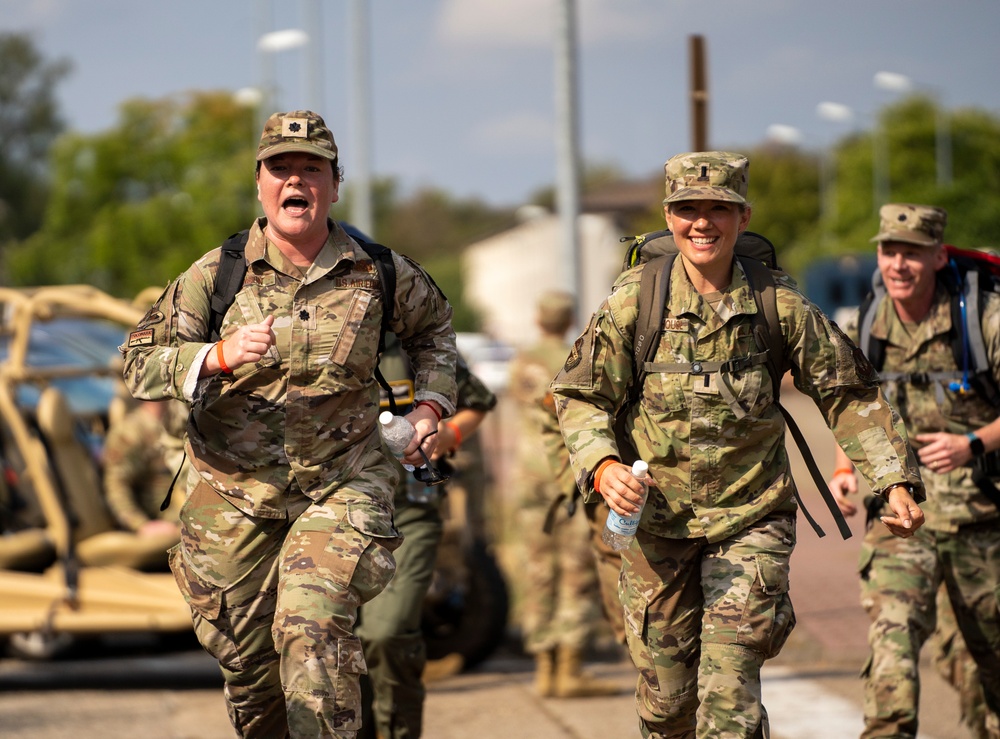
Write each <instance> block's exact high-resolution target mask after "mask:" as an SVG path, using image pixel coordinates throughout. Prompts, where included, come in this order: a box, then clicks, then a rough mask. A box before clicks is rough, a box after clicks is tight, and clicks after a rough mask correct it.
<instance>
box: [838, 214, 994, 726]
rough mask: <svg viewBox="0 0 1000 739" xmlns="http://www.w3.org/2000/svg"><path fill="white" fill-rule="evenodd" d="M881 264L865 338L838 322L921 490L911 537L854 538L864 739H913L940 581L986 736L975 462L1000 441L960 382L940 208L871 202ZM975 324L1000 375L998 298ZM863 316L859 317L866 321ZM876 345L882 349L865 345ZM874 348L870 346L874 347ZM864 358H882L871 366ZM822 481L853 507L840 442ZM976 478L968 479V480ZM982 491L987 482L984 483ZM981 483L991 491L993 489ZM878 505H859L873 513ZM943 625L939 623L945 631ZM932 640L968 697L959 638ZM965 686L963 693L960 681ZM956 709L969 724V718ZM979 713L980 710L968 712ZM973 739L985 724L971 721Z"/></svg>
mask: <svg viewBox="0 0 1000 739" xmlns="http://www.w3.org/2000/svg"><path fill="white" fill-rule="evenodd" d="M880 218H881V223H880V229H879V232H878V234H877V235H876V236H875V237H874V238H873V239H872V241H875V242H877V244H878V269H879V271H880V273H881V278H882V282H883V283H884V287H885V299H882V300H881V301H880V302H879V303H877V304H876V305H874V307H873V308H872V311H873V312H872V313H871V314H870V315H869V314H868V313H867V312H866V316H868V318H870V326H871V328H870V335H871V337H872V342H871V343H870V342H869V341H868V340H867V339H866V338H865V337H861V336H860V333H861V332H860V331H859V329H858V327H857V326H850V325H849V326H848V331H849V332H853V333H854V335H855V338H856V339H859V346H860V347H861V349H862V350H863V351H864V352H866V353H867V354H869V355H870V358H872V360H873V362H874V364H875V365H876V369H878V370H879V372H880V376H881V382H882V383H883V387H884V388H885V393H886V396H887V398H888V399H889V401H890V402H891V403H892V404H893V406H894V407H895V408H896V409H897V411H898V412H899V414H900V415H901V416H902V418H903V422H904V424H905V426H906V431H907V433H908V435H909V438H910V440H911V442H912V443H913V445H914V448H915V449H917V456H918V457H919V460H920V465H921V476H922V477H923V480H924V483H925V485H926V488H927V500H926V502H924V503H923V505H922V509H923V511H924V515H925V516H926V523H925V525H924V526H923V527H922V528H921V529H918V530H917V531H916V533H915V535H914V536H913V537H911V538H908V539H901V538H897V537H894V536H892V535H891V534H890V533H889V532H887V531H885V530H884V529H883V528H882V527H880V526H873V527H871V528H869V529H868V531H867V533H866V534H865V539H864V543H863V546H862V550H861V560H860V572H861V590H862V603H863V604H864V606H865V608H866V610H867V611H868V614H869V615H870V616H871V619H872V625H871V628H870V630H869V637H868V642H869V646H870V650H871V652H870V657H869V662H868V664H867V665H866V667H865V669H864V673H863V674H864V679H865V729H864V732H863V733H862V736H863V737H866V738H867V737H914V736H916V735H917V725H918V718H917V709H918V706H919V696H920V682H919V679H920V676H919V669H918V666H919V659H920V648H921V646H923V644H924V642H925V641H926V640H927V639H928V638H929V637H930V636H931V633H932V632H933V630H934V622H935V610H936V609H935V599H937V598H938V594H939V590H940V586H941V584H942V582H943V583H944V584H945V586H946V588H947V592H948V596H949V599H950V602H951V605H952V606H953V608H954V614H955V617H956V619H957V623H958V626H959V629H960V630H961V633H962V635H963V636H964V637H965V644H966V646H967V647H968V650H969V652H971V654H972V655H973V657H974V658H975V660H976V662H977V663H978V665H979V670H980V674H981V683H982V687H983V690H984V691H985V699H986V703H987V706H988V707H989V709H990V710H991V711H992V712H993V715H991V716H989V717H988V719H989V724H990V727H991V728H990V730H989V733H988V734H986V735H987V736H991V737H996V736H998V733H997V724H996V715H995V714H996V711H997V709H998V708H1000V612H998V600H997V598H998V595H1000V558H998V557H997V556H996V555H997V552H998V551H1000V525H998V524H1000V511H998V510H997V504H996V502H994V500H991V496H998V497H997V499H998V500H1000V495H998V494H997V492H996V487H995V480H993V481H991V480H989V479H982V478H980V477H979V476H978V475H977V473H976V472H975V471H974V469H973V465H974V464H975V463H977V460H979V461H982V460H983V459H985V458H986V456H987V454H988V453H990V452H993V451H994V450H996V449H998V448H1000V419H998V418H997V408H996V407H994V406H993V405H992V404H991V403H990V402H988V401H987V399H986V398H984V397H980V395H979V393H978V392H975V391H973V389H972V388H971V387H970V388H968V389H965V388H959V387H957V386H956V383H958V382H959V381H962V380H963V372H962V368H961V367H959V366H958V365H957V363H956V361H955V358H954V355H953V352H952V341H953V340H954V339H955V338H956V336H958V334H957V333H956V332H961V331H962V327H961V326H957V325H955V323H956V322H955V321H954V319H953V315H954V314H953V311H952V297H951V294H950V292H949V288H948V287H947V285H946V283H945V280H946V279H950V277H951V270H950V269H949V268H948V267H947V265H948V255H947V253H946V251H945V249H944V246H943V239H944V228H945V223H946V221H947V213H946V212H945V211H944V210H943V209H941V208H936V207H933V206H929V205H910V204H889V205H885V206H883V207H882V208H881V210H880ZM979 297H980V299H981V308H982V313H981V326H982V333H983V339H984V343H985V348H986V354H987V357H988V363H989V366H990V371H991V374H992V381H993V382H994V383H1000V296H998V295H995V294H990V293H982V294H981V295H980V296H979ZM868 318H866V320H865V321H864V323H865V325H869V320H868ZM875 341H878V342H880V344H875V343H874V342H875ZM876 347H879V348H878V349H876ZM875 354H881V355H882V356H883V359H882V360H879V359H876V358H875V356H874V355H875ZM836 453H837V463H836V467H835V472H834V475H833V478H832V480H831V481H830V489H831V490H832V491H833V493H834V495H835V496H837V497H838V500H839V504H840V507H841V510H843V511H844V513H845V514H848V515H851V514H853V513H855V512H856V510H857V507H856V506H855V504H854V503H853V502H852V501H850V500H848V499H847V497H846V496H847V495H849V494H853V493H856V492H857V490H858V484H857V480H856V479H855V475H854V468H853V465H852V464H851V463H850V461H849V460H847V458H846V456H845V455H844V454H843V452H842V451H841V450H840V449H837V450H836ZM977 480H978V481H977ZM984 484H985V485H986V486H988V487H984V486H983V485H984ZM990 488H992V494H991V493H990ZM880 504H881V501H880V500H878V499H875V500H873V501H872V505H870V506H869V516H870V517H875V516H878V515H879V513H880V510H879V509H880ZM946 631H947V629H946ZM956 639H957V634H956V635H955V636H954V637H952V638H951V639H949V638H948V636H947V633H946V634H945V637H944V639H943V641H942V644H943V645H944V646H948V645H949V644H950V645H951V647H952V648H953V649H955V653H954V654H952V655H950V656H949V655H947V654H946V655H945V656H944V657H943V659H944V662H945V663H949V662H950V663H951V669H950V670H949V672H950V673H951V676H952V677H955V678H958V677H959V676H964V677H962V679H960V680H957V681H956V682H957V683H958V686H959V687H960V689H963V690H964V691H965V692H966V695H965V696H963V700H962V702H963V706H965V705H967V704H969V703H971V702H974V700H975V696H973V697H972V698H970V697H969V691H972V693H975V689H974V687H973V686H971V685H970V684H969V681H968V675H969V671H968V669H966V668H965V667H963V666H961V664H960V660H961V653H962V651H963V648H962V645H961V641H960V640H959V641H956ZM963 684H964V686H965V687H964V688H961V686H962V685H963ZM965 713H966V718H967V719H973V718H974V715H970V714H969V713H968V712H965ZM979 714H980V715H982V712H979ZM977 731H978V732H980V735H983V734H982V733H981V732H984V731H986V729H985V728H983V727H980V728H979V729H977Z"/></svg>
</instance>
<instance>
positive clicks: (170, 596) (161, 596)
mask: <svg viewBox="0 0 1000 739" xmlns="http://www.w3.org/2000/svg"><path fill="white" fill-rule="evenodd" d="M142 301H143V299H142V298H139V299H137V301H136V303H134V304H133V303H128V302H126V301H122V300H118V299H115V298H113V297H111V296H109V295H107V294H105V293H103V292H101V291H100V290H97V289H95V288H92V287H88V286H82V285H74V286H59V287H42V288H33V289H22V290H15V289H9V288H0V472H2V474H0V641H7V642H8V644H9V646H10V647H11V648H12V650H13V651H15V652H17V653H20V654H21V655H24V656H33V657H49V656H52V655H53V654H54V653H55V652H56V651H58V650H59V649H60V648H61V647H64V646H65V645H67V644H68V643H69V642H71V641H73V640H74V639H76V638H79V637H86V636H90V637H96V636H100V635H105V634H112V633H113V634H122V633H124V632H136V633H148V632H154V633H157V632H158V633H163V632H184V631H190V630H191V621H190V615H189V611H188V608H187V605H186V604H185V602H184V600H183V598H182V597H181V595H180V591H179V590H178V588H177V586H176V585H175V584H174V581H173V576H172V575H171V574H170V573H169V571H168V569H167V566H166V550H167V548H168V547H169V546H171V545H172V544H173V543H174V542H173V541H171V540H170V539H169V537H168V538H163V537H139V536H137V535H136V534H133V533H131V532H127V531H122V530H120V529H118V528H117V527H116V526H115V523H114V521H113V519H112V517H111V515H110V513H109V511H108V509H107V506H106V505H105V502H104V496H103V492H102V486H101V482H100V479H101V478H100V466H101V460H100V449H101V445H102V441H103V438H104V433H105V431H106V430H107V427H108V424H109V422H110V421H111V419H112V418H114V417H115V415H116V414H122V413H124V412H125V409H126V406H127V401H126V399H125V395H126V394H125V393H124V392H123V391H124V386H123V383H122V381H121V379H120V378H121V362H120V358H119V357H118V352H117V350H116V347H117V345H118V344H120V343H121V341H122V340H123V338H124V335H125V332H126V330H127V328H128V327H131V326H134V325H135V323H136V322H137V321H138V320H139V318H141V316H142V314H143V312H144V308H142V307H140V305H141V304H142Z"/></svg>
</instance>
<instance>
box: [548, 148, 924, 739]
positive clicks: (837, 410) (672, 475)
mask: <svg viewBox="0 0 1000 739" xmlns="http://www.w3.org/2000/svg"><path fill="white" fill-rule="evenodd" d="M747 169H748V162H747V159H746V158H745V157H743V156H741V155H738V154H731V153H727V152H699V153H693V154H687V155H680V156H677V157H674V158H672V159H670V160H669V161H667V163H666V166H665V173H666V186H667V187H666V191H667V197H666V199H665V201H664V210H665V216H666V221H667V226H668V227H669V229H670V230H671V231H672V233H673V238H674V242H675V244H676V245H677V249H678V252H679V253H678V256H677V258H676V259H675V260H674V262H673V267H672V271H671V273H670V275H669V280H670V283H669V285H670V294H669V298H668V300H667V304H666V306H665V313H664V321H663V324H662V326H663V333H662V337H661V339H660V341H659V344H658V348H657V351H656V355H655V358H654V360H653V362H652V363H650V364H649V365H647V369H648V374H647V375H646V378H645V382H644V385H643V387H642V388H641V392H640V394H639V400H638V401H637V402H636V403H635V404H634V405H632V406H631V407H629V408H627V409H625V410H624V413H625V414H626V415H625V419H624V422H625V429H626V433H627V436H628V439H629V441H630V443H631V444H632V446H633V447H634V448H635V450H636V451H637V453H638V456H639V457H640V458H641V459H643V460H645V461H647V462H648V463H649V478H650V479H649V482H650V483H651V487H650V489H649V500H648V501H646V504H645V507H644V509H643V512H642V518H641V521H640V524H639V530H638V533H637V535H636V538H635V539H634V540H633V541H632V543H631V545H630V546H629V548H627V549H625V550H624V551H623V552H622V580H621V589H620V596H621V598H622V603H623V605H624V608H625V622H626V630H627V634H628V646H629V650H630V653H631V656H632V659H633V661H634V662H635V664H636V666H637V667H638V669H639V673H640V674H639V679H638V685H637V689H636V702H637V707H638V714H639V719H640V726H641V731H642V735H643V736H645V737H695V736H697V737H720V736H725V737H766V736H768V731H769V729H768V724H767V714H766V712H765V711H764V708H763V706H762V705H761V700H760V669H761V665H762V664H763V662H764V660H766V659H769V658H771V657H774V656H775V655H777V654H778V652H779V651H780V649H781V647H782V645H783V644H784V642H785V639H786V638H787V636H788V634H789V632H790V631H791V629H792V627H793V625H794V623H795V618H794V612H793V609H792V603H791V600H790V598H789V594H788V566H789V559H790V557H791V553H792V548H793V547H794V544H795V518H796V503H795V498H794V496H793V491H794V483H793V481H792V478H791V473H790V470H789V462H788V454H787V452H786V449H785V433H784V432H785V424H784V419H783V417H782V415H781V413H780V410H779V408H778V407H777V404H776V403H775V402H774V400H775V399H774V397H773V389H772V382H771V378H770V376H769V371H768V368H767V363H766V362H764V361H763V359H764V355H763V352H765V351H768V349H769V348H768V347H767V346H760V345H758V343H757V340H756V339H755V338H754V336H753V334H752V331H751V326H752V323H751V314H752V313H754V312H756V310H757V307H756V303H755V301H754V299H753V296H752V294H751V291H750V288H749V285H748V282H747V278H746V276H745V273H744V269H743V266H742V265H741V264H740V263H739V262H737V261H734V251H733V250H734V247H735V243H736V239H737V236H738V234H739V233H740V232H741V231H743V230H745V229H746V227H747V225H748V223H749V221H750V207H749V205H747V203H746V192H747V182H748V177H747V174H748V173H747ZM648 264H654V265H655V264H656V262H647V263H646V265H640V266H638V267H636V268H634V269H632V270H629V271H627V272H626V273H624V274H623V275H622V276H621V277H620V278H619V279H618V281H617V282H616V283H615V286H614V288H613V290H612V293H611V295H610V296H609V297H608V298H607V299H606V301H605V302H604V304H603V305H601V306H600V307H599V308H598V310H597V311H596V312H595V314H594V316H593V318H592V319H591V322H590V325H589V326H588V327H587V329H586V330H585V331H584V333H583V335H582V336H580V338H579V339H577V341H576V343H575V344H574V346H573V349H572V351H571V353H570V355H569V357H568V358H567V360H566V364H565V367H564V368H563V370H562V371H561V372H560V374H559V375H558V376H557V377H556V379H555V380H554V382H553V385H552V388H553V391H554V393H555V396H556V407H557V410H558V413H559V421H560V426H561V427H562V431H563V436H564V437H565V439H566V444H567V446H568V447H569V450H570V454H571V461H572V464H573V468H574V470H575V472H576V477H577V483H578V485H579V486H580V488H581V490H583V491H584V494H585V495H586V496H587V497H588V498H592V497H594V496H596V495H597V494H600V495H601V496H602V497H603V498H604V499H605V500H606V501H607V502H608V504H609V505H610V506H611V508H612V510H614V511H616V512H617V513H619V514H620V515H630V514H632V513H633V512H634V511H636V510H638V505H637V504H638V503H639V502H640V501H641V494H642V493H641V489H642V486H641V484H640V483H639V481H637V480H636V479H635V478H633V477H632V475H631V470H630V468H629V466H628V465H625V464H622V463H621V462H620V459H621V456H620V452H619V448H618V443H617V442H616V439H615V431H614V419H615V415H616V413H617V412H618V410H619V406H620V405H621V404H622V402H623V400H624V399H625V398H626V397H627V391H628V386H629V384H630V383H631V378H632V377H633V370H634V368H633V366H632V365H633V342H634V341H635V340H636V337H635V335H634V334H635V326H636V320H637V312H638V311H637V308H638V302H639V287H640V277H641V274H642V271H643V269H644V268H645V267H646V266H647V265H648ZM773 274H774V277H775V281H776V288H777V309H778V315H779V318H780V321H781V329H782V333H783V335H784V347H783V348H784V353H785V357H784V358H785V359H786V360H787V363H788V364H789V365H790V366H791V371H792V375H793V378H794V380H795V384H796V386H797V387H798V388H799V389H800V390H801V391H802V392H803V393H805V394H807V395H808V396H810V397H811V398H812V399H813V400H814V401H815V403H816V405H817V407H818V408H819V409H820V411H821V412H822V414H823V417H824V418H825V419H826V423H827V424H828V425H829V426H830V428H831V429H832V430H833V432H834V434H835V436H836V437H837V440H838V441H839V443H840V444H841V445H842V446H843V447H844V449H845V450H846V451H847V454H848V456H849V457H850V458H851V459H852V460H853V461H854V462H855V463H856V464H857V465H858V466H859V468H860V469H861V470H862V472H863V474H864V475H865V478H866V479H868V480H869V481H870V484H871V485H872V489H873V490H875V491H876V492H877V493H878V494H880V495H882V496H884V497H885V498H886V499H887V500H888V503H889V511H888V512H887V515H885V516H883V519H882V520H883V522H884V523H885V525H886V526H888V527H889V528H890V530H892V532H893V533H896V534H898V535H900V536H904V537H908V536H911V535H912V534H913V532H914V531H916V530H917V529H918V528H919V526H920V524H921V523H922V514H921V512H920V509H919V508H918V507H917V505H916V503H915V502H914V498H913V496H912V495H911V490H912V491H913V492H914V494H915V495H917V497H921V495H922V484H921V482H920V476H919V474H918V472H917V465H916V459H915V458H914V456H913V454H912V451H911V450H910V448H909V445H908V444H907V442H906V433H905V431H904V429H903V425H902V422H901V421H900V420H899V419H898V417H897V416H896V415H895V413H894V412H893V410H892V408H891V407H890V406H889V404H888V403H887V402H886V401H885V398H883V397H882V395H881V393H880V391H879V388H878V384H877V381H876V380H877V377H876V375H875V373H874V371H873V370H872V368H871V366H870V365H869V364H868V363H867V362H866V361H865V360H864V358H863V357H862V356H861V355H860V353H859V352H858V351H857V349H856V347H854V345H853V344H852V343H851V342H850V341H849V340H848V339H847V337H845V336H844V335H843V334H842V333H841V332H840V330H839V329H837V328H836V326H835V325H834V324H832V323H831V322H830V321H829V320H828V319H827V318H826V317H825V316H824V315H823V314H822V313H821V312H820V311H819V310H818V309H817V308H815V306H813V305H812V303H810V302H809V301H807V300H806V299H805V298H804V297H803V296H802V294H801V293H800V292H798V290H797V289H796V288H795V287H794V286H793V285H791V284H790V282H789V281H788V279H787V277H786V276H784V275H783V274H782V273H779V272H774V273H773ZM777 350H779V351H780V348H777ZM730 360H737V361H736V362H731V361H730ZM779 364H780V363H779Z"/></svg>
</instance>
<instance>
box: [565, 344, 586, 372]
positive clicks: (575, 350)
mask: <svg viewBox="0 0 1000 739" xmlns="http://www.w3.org/2000/svg"><path fill="white" fill-rule="evenodd" d="M582 359H583V336H580V338H578V339H577V340H576V341H575V342H573V346H572V348H571V349H570V350H569V356H568V357H566V364H565V365H563V369H564V370H565V371H566V372H569V371H570V370H573V369H576V367H578V366H579V364H580V361H581V360H582Z"/></svg>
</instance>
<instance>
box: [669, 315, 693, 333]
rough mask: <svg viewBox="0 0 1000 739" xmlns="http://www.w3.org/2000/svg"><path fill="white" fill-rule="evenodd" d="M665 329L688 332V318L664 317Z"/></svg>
mask: <svg viewBox="0 0 1000 739" xmlns="http://www.w3.org/2000/svg"><path fill="white" fill-rule="evenodd" d="M663 330H664V331H679V332H682V333H687V330H688V319H686V318H664V319H663Z"/></svg>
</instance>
